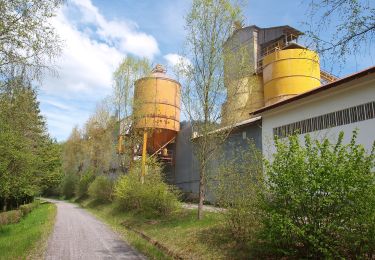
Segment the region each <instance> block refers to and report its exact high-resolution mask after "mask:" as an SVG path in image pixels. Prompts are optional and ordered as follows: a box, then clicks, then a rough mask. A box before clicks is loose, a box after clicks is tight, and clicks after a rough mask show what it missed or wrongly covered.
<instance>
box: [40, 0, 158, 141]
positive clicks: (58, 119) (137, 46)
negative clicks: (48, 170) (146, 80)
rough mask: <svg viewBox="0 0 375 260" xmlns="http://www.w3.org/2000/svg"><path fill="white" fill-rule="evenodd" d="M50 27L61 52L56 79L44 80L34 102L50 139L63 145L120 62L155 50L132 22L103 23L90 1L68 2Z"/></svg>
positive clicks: (108, 88) (108, 87)
mask: <svg viewBox="0 0 375 260" xmlns="http://www.w3.org/2000/svg"><path fill="white" fill-rule="evenodd" d="M52 25H53V26H54V27H55V28H56V32H57V33H58V34H59V35H60V37H61V38H62V39H63V40H64V48H63V52H62V55H61V57H60V58H59V60H58V62H57V64H56V65H57V68H58V69H57V70H58V75H59V76H58V77H52V76H48V77H46V79H45V80H44V82H43V86H42V87H41V91H40V101H41V110H42V113H43V114H44V115H45V116H46V118H47V122H48V128H49V130H50V133H51V134H52V136H54V137H57V138H58V140H64V139H66V137H68V135H69V133H70V131H71V129H72V127H73V126H74V125H76V124H80V125H83V124H84V122H85V121H86V120H87V118H88V117H89V115H90V113H92V112H93V111H92V108H93V107H94V104H95V103H96V102H97V101H99V100H101V99H103V98H104V97H106V96H108V95H109V94H110V93H111V88H112V74H113V72H114V70H115V69H116V67H117V66H118V64H119V63H120V62H121V60H122V58H123V57H125V56H126V55H127V54H133V55H136V56H140V57H148V58H150V59H153V57H154V55H156V54H158V53H159V48H158V44H157V42H156V40H155V38H154V37H153V36H151V35H148V34H146V33H144V32H142V31H140V29H139V28H138V26H137V25H136V24H135V23H134V22H132V21H125V20H121V21H118V20H111V19H107V18H106V17H104V16H103V15H102V14H101V13H100V11H99V9H98V8H97V7H95V6H94V5H93V4H92V2H91V1H90V0H72V1H69V2H68V4H67V5H65V6H64V7H62V8H61V9H60V10H59V12H58V14H57V16H56V17H54V18H53V20H52ZM72 100H74V101H73V102H71V101H72ZM82 108H83V109H82ZM88 108H89V109H88Z"/></svg>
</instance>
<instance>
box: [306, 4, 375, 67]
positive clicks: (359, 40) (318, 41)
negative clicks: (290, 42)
mask: <svg viewBox="0 0 375 260" xmlns="http://www.w3.org/2000/svg"><path fill="white" fill-rule="evenodd" d="M309 2H310V6H309V7H310V8H309V13H308V16H309V17H310V20H311V22H309V23H307V25H308V30H307V32H306V34H307V36H308V37H309V38H310V39H311V40H312V43H313V44H315V45H316V48H317V50H318V52H319V53H320V54H322V55H327V56H328V57H329V58H331V57H333V58H335V59H336V60H337V59H339V60H343V61H345V59H346V58H347V57H348V56H349V55H358V54H360V53H362V54H364V55H367V54H368V52H371V49H372V48H373V46H374V45H373V39H374V36H375V5H374V2H373V1H367V0H340V1H338V0H318V1H315V0H314V1H313V0H311V1H309ZM327 28H332V29H333V33H331V34H330V35H329V36H326V35H324V33H325V32H327ZM334 65H337V63H334Z"/></svg>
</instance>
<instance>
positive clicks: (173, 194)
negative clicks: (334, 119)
mask: <svg viewBox="0 0 375 260" xmlns="http://www.w3.org/2000/svg"><path fill="white" fill-rule="evenodd" d="M139 176H140V165H139V164H136V165H134V166H133V168H132V169H131V170H130V172H129V174H127V175H124V176H122V177H121V178H120V179H119V180H118V181H117V183H116V185H115V198H116V201H117V203H118V205H119V206H120V207H121V208H123V209H126V210H134V211H135V212H137V213H142V214H144V215H147V216H165V215H168V214H170V213H171V212H173V211H175V210H177V209H178V208H179V207H180V203H179V201H178V197H179V193H178V192H177V190H176V189H174V188H173V187H171V186H169V185H167V184H166V183H165V182H164V181H163V177H162V173H161V168H160V166H159V165H158V164H156V163H154V162H149V164H148V174H147V175H146V176H145V181H144V183H143V184H141V182H140V180H139Z"/></svg>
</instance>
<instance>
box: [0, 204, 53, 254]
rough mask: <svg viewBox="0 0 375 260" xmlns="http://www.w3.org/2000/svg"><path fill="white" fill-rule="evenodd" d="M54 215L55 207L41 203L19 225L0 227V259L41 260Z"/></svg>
mask: <svg viewBox="0 0 375 260" xmlns="http://www.w3.org/2000/svg"><path fill="white" fill-rule="evenodd" d="M55 215H56V206H55V205H53V204H49V203H43V204H41V205H40V206H39V207H37V208H36V209H34V210H33V211H32V212H31V213H29V214H28V215H26V216H25V217H24V218H22V220H21V221H20V222H19V223H17V224H10V225H6V226H3V227H0V252H1V253H0V259H41V258H42V257H43V253H44V251H45V247H46V244H47V243H46V242H47V239H48V235H49V234H50V232H51V230H52V228H53V225H54V220H55Z"/></svg>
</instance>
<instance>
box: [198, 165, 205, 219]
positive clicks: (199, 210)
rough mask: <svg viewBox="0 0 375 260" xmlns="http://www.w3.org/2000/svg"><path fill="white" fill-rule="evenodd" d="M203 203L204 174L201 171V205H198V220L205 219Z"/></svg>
mask: <svg viewBox="0 0 375 260" xmlns="http://www.w3.org/2000/svg"><path fill="white" fill-rule="evenodd" d="M203 202H204V173H203V171H201V174H200V176H199V203H198V220H201V219H203Z"/></svg>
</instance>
